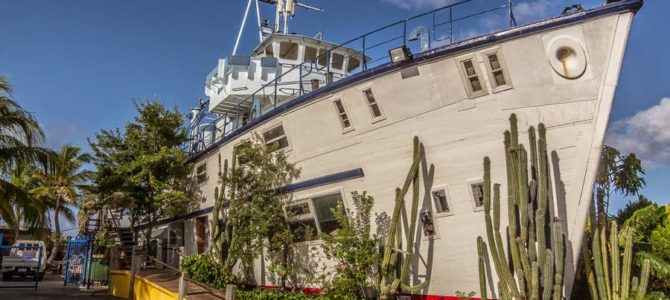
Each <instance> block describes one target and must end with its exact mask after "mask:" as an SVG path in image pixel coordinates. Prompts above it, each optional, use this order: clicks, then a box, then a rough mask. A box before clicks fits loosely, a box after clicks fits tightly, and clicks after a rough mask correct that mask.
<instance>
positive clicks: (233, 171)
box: [212, 134, 299, 286]
mask: <svg viewBox="0 0 670 300" xmlns="http://www.w3.org/2000/svg"><path fill="white" fill-rule="evenodd" d="M276 149H277V145H266V144H265V143H264V142H263V141H262V140H261V138H260V137H259V136H258V135H256V134H254V135H253V136H252V137H251V139H250V140H248V141H246V142H244V143H242V144H240V145H239V146H237V147H236V148H235V151H234V154H233V160H232V163H231V167H230V168H228V161H227V160H226V161H225V162H224V168H223V170H220V175H221V179H222V185H221V190H220V192H218V193H217V195H216V201H215V205H214V213H213V220H212V225H213V226H212V244H213V245H212V255H213V256H214V258H215V262H216V263H217V264H218V265H219V267H220V269H221V271H222V274H220V276H224V277H227V278H230V277H231V276H232V271H233V267H234V266H235V265H237V264H238V263H239V264H240V265H241V266H242V269H243V272H244V274H245V275H249V274H251V272H252V263H253V260H254V258H256V257H258V256H260V255H261V254H263V253H265V254H266V255H267V256H266V257H267V258H268V259H269V260H270V261H271V266H270V269H271V270H275V271H277V272H279V273H281V274H278V276H279V277H280V281H281V286H285V284H286V283H287V281H288V280H289V276H290V274H291V273H292V272H290V271H289V270H290V269H291V268H292V263H293V259H294V256H293V255H294V253H293V251H292V249H291V244H292V241H293V237H292V234H291V231H290V226H289V223H288V219H287V216H286V214H285V213H284V207H285V204H286V201H287V200H288V198H289V195H288V194H287V193H285V191H281V190H280V189H281V188H282V187H284V186H286V184H288V183H289V182H291V181H292V180H293V179H295V178H297V176H298V174H299V170H297V169H296V168H295V166H294V165H293V164H291V163H289V162H288V161H287V156H286V154H285V153H284V152H282V151H277V150H276ZM247 277H249V276H247Z"/></svg>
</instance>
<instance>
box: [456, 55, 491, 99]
mask: <svg viewBox="0 0 670 300" xmlns="http://www.w3.org/2000/svg"><path fill="white" fill-rule="evenodd" d="M461 71H462V74H463V77H464V81H465V85H466V88H465V89H466V91H467V93H468V96H469V97H478V96H482V95H485V94H486V90H485V86H484V83H483V82H482V80H481V76H480V74H479V70H478V68H477V62H476V61H475V60H474V58H468V59H465V60H462V61H461Z"/></svg>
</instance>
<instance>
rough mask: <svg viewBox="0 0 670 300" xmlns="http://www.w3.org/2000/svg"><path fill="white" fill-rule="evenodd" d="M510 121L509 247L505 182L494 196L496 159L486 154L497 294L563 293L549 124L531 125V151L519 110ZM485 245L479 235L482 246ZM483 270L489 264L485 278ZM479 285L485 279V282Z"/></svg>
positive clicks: (491, 252)
mask: <svg viewBox="0 0 670 300" xmlns="http://www.w3.org/2000/svg"><path fill="white" fill-rule="evenodd" d="M509 121H510V130H508V131H505V133H504V146H505V162H506V173H507V216H508V227H507V230H506V231H507V238H508V240H507V247H508V249H507V250H508V251H507V252H506V251H505V245H504V244H503V240H502V234H501V233H500V230H501V229H500V185H499V184H495V185H493V189H494V191H493V197H491V161H490V159H489V158H488V157H485V158H484V220H485V222H486V235H487V238H488V246H489V256H490V258H491V261H492V263H493V265H494V267H495V270H496V273H497V275H498V279H499V281H498V286H497V288H498V295H499V297H501V299H526V298H530V299H562V297H563V295H562V293H563V269H564V259H565V251H564V248H565V241H564V237H563V231H562V227H561V224H560V221H559V220H558V219H557V218H552V217H551V216H549V219H547V217H548V212H549V210H548V194H549V193H548V186H549V174H548V173H549V168H548V167H547V145H546V129H545V127H544V125H543V124H539V126H538V133H539V136H536V135H535V128H533V127H530V128H529V130H528V140H529V143H530V147H529V148H528V149H530V150H529V151H530V153H529V152H527V150H526V147H524V146H523V145H521V144H519V132H518V127H517V118H516V115H514V114H512V115H511V116H510V118H509ZM529 161H530V162H529ZM491 208H493V216H491ZM492 218H493V220H492ZM547 220H552V221H551V222H547ZM480 240H481V242H480ZM484 245H486V244H485V243H484V241H483V239H482V238H481V237H479V238H478V247H483V246H484ZM478 250H479V249H478ZM478 254H479V255H480V261H481V260H484V258H483V257H482V254H481V251H478ZM510 260H511V261H510ZM510 265H511V266H510ZM482 272H485V268H483V267H481V266H480V278H485V274H481V273H482ZM480 281H481V280H480ZM480 288H482V289H483V288H485V285H484V284H482V283H480ZM481 296H482V298H485V297H486V293H485V291H483V290H482V292H481Z"/></svg>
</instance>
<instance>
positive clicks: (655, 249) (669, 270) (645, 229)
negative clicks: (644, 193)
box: [624, 204, 670, 293]
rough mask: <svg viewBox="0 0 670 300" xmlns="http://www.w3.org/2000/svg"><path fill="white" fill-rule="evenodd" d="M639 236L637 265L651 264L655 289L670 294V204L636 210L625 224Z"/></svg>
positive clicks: (637, 240) (651, 285)
mask: <svg viewBox="0 0 670 300" xmlns="http://www.w3.org/2000/svg"><path fill="white" fill-rule="evenodd" d="M624 227H625V228H626V230H628V231H630V232H631V233H632V234H633V236H634V237H635V245H634V247H635V252H636V255H635V263H636V264H637V265H638V266H640V265H641V263H642V261H644V260H649V261H650V262H651V274H652V275H653V278H652V280H651V282H650V284H649V287H650V289H652V290H656V289H658V290H663V291H665V292H666V293H670V254H668V253H669V252H668V251H670V249H668V248H669V247H670V246H668V245H670V205H666V206H658V205H656V204H652V205H648V206H646V207H644V208H641V209H638V210H637V211H635V212H634V213H633V214H632V215H631V217H630V218H628V219H627V220H626V221H625V222H624Z"/></svg>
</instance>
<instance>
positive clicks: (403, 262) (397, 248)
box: [375, 137, 428, 299]
mask: <svg viewBox="0 0 670 300" xmlns="http://www.w3.org/2000/svg"><path fill="white" fill-rule="evenodd" d="M423 157H424V153H423V147H422V145H421V143H420V142H419V138H418V137H414V151H413V158H414V160H413V162H412V166H411V167H410V170H409V173H408V174H407V178H406V179H405V183H404V185H403V187H402V189H400V188H396V193H395V195H396V196H395V207H394V209H393V216H392V218H391V224H390V226H389V232H388V234H387V239H386V244H385V245H384V247H383V249H382V251H383V255H382V257H383V259H382V263H381V265H380V270H379V274H378V277H377V279H376V282H375V286H376V288H377V290H378V291H379V295H380V299H388V298H390V297H393V296H394V295H396V294H397V293H398V292H400V291H404V292H416V291H419V290H421V289H423V288H425V287H426V286H428V281H424V282H422V283H421V284H418V285H414V286H411V285H409V284H408V281H409V271H410V261H411V257H412V256H413V255H414V254H415V253H414V234H415V233H416V229H417V219H418V210H419V191H420V188H421V186H420V183H419V174H420V172H419V168H420V166H421V160H422V159H423ZM410 186H411V187H412V210H411V215H410V224H409V227H408V228H407V229H406V231H405V234H404V235H403V226H402V224H401V222H400V221H401V213H402V209H403V207H404V206H405V196H406V195H407V192H408V191H409V188H410ZM403 237H405V240H406V246H405V249H404V250H401V249H402V248H403V247H402V243H403Z"/></svg>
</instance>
